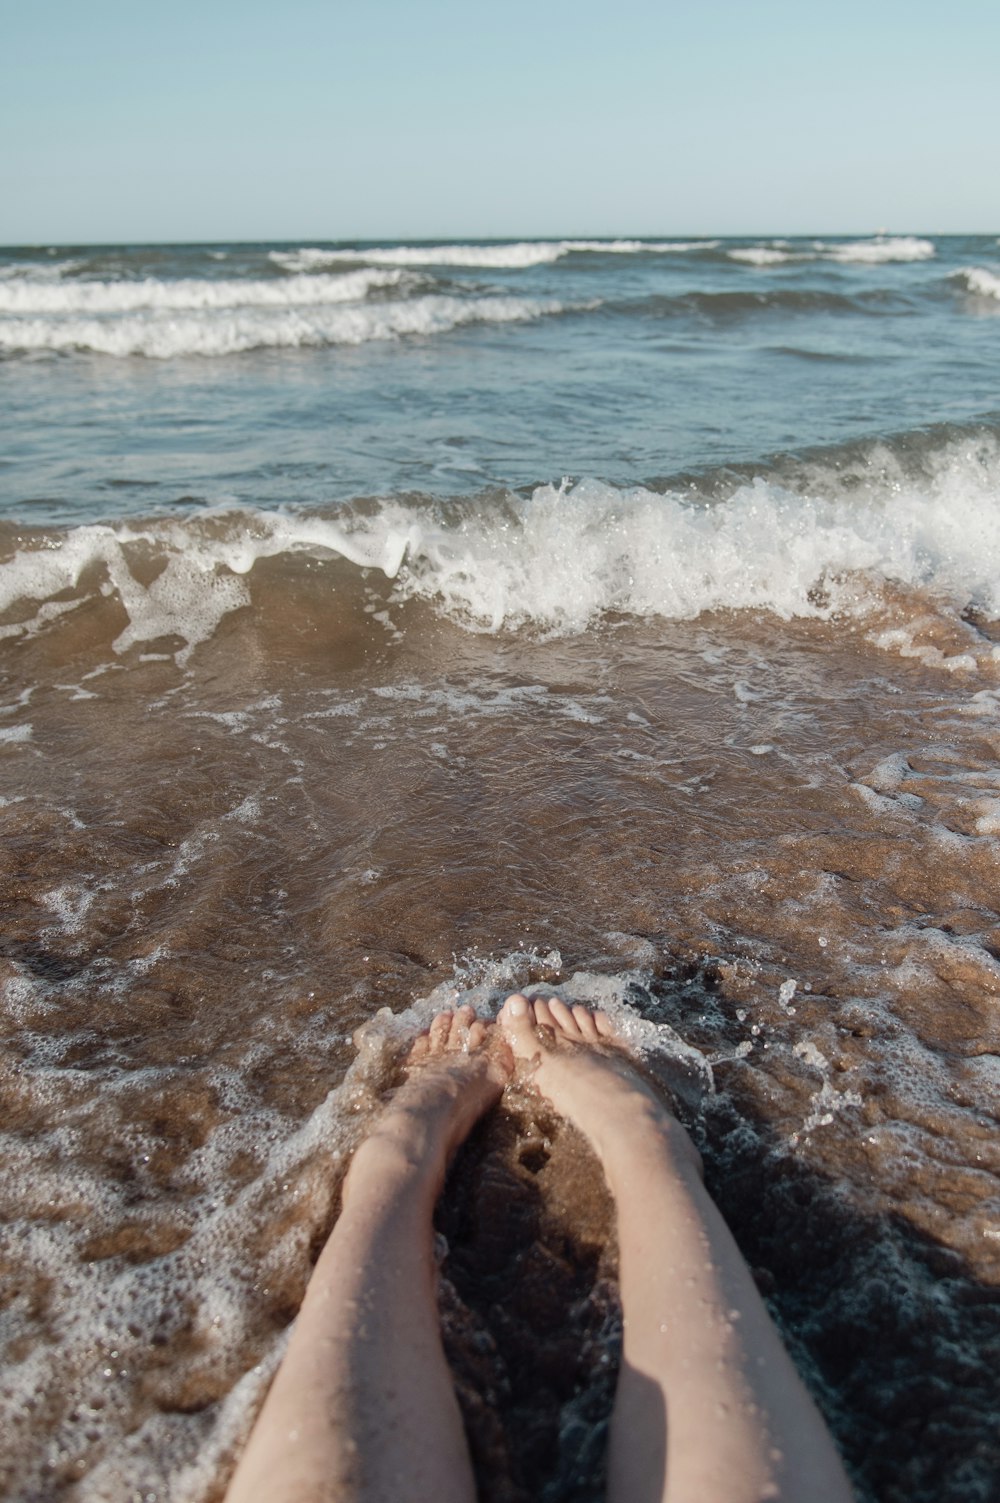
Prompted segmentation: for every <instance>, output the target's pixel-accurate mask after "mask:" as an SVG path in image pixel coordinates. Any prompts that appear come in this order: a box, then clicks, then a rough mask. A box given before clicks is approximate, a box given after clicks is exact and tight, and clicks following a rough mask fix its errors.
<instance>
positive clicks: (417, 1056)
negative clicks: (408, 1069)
mask: <svg viewBox="0 0 1000 1503" xmlns="http://www.w3.org/2000/svg"><path fill="white" fill-rule="evenodd" d="M430 1047H431V1042H430V1039H429V1038H428V1037H427V1034H426V1033H418V1034H417V1037H416V1038H415V1039H414V1040H413V1043H412V1044H411V1045H410V1052H409V1054H408V1056H407V1063H408V1064H411V1065H419V1064H420V1063H421V1061H422V1060H425V1059H426V1058H427V1056H428V1054H429V1053H430Z"/></svg>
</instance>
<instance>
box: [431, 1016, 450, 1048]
mask: <svg viewBox="0 0 1000 1503" xmlns="http://www.w3.org/2000/svg"><path fill="white" fill-rule="evenodd" d="M453 1017H454V1013H451V1012H439V1013H438V1015H437V1017H435V1018H433V1019H432V1020H431V1026H430V1028H429V1029H428V1030H427V1033H428V1038H429V1040H430V1047H431V1050H432V1051H433V1052H435V1053H437V1052H438V1051H439V1050H441V1049H446V1048H447V1047H448V1036H449V1034H450V1033H451V1023H452V1018H453Z"/></svg>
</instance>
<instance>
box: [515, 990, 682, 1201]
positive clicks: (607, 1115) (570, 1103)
mask: <svg viewBox="0 0 1000 1503" xmlns="http://www.w3.org/2000/svg"><path fill="white" fill-rule="evenodd" d="M497 1022H498V1024H499V1025H500V1027H501V1028H502V1029H503V1032H504V1034H505V1035H506V1037H507V1040H508V1042H509V1043H510V1047H511V1051H512V1052H513V1055H514V1057H515V1059H517V1060H521V1061H523V1062H524V1063H525V1064H526V1065H527V1066H528V1068H529V1071H530V1079H531V1082H532V1084H533V1085H535V1086H536V1087H537V1088H538V1090H539V1091H540V1092H541V1093H542V1095H543V1096H545V1097H546V1098H547V1099H548V1100H549V1101H551V1103H552V1105H553V1106H554V1107H555V1109H556V1111H557V1112H559V1113H560V1115H561V1116H564V1117H567V1118H568V1119H569V1121H571V1122H572V1123H573V1124H574V1125H575V1126H576V1127H578V1128H579V1129H580V1131H581V1132H582V1133H583V1134H584V1136H585V1137H586V1138H587V1139H589V1141H590V1144H591V1146H592V1147H593V1149H594V1150H595V1152H596V1153H597V1155H598V1157H599V1158H600V1159H601V1160H602V1161H603V1162H604V1163H605V1167H607V1166H608V1158H609V1157H616V1158H617V1157H619V1156H620V1151H621V1150H622V1149H623V1147H624V1148H625V1149H626V1151H628V1146H627V1145H631V1150H632V1151H633V1152H634V1151H635V1150H636V1149H637V1148H638V1147H639V1146H640V1143H641V1140H642V1137H643V1135H647V1136H648V1135H650V1134H652V1135H654V1136H656V1137H657V1138H660V1139H666V1140H667V1141H668V1142H669V1143H670V1145H671V1147H672V1148H673V1150H674V1151H675V1152H679V1153H680V1155H681V1157H682V1158H683V1159H684V1160H686V1161H687V1162H688V1164H689V1166H691V1167H693V1168H695V1169H696V1170H697V1171H698V1173H699V1174H700V1173H701V1158H700V1155H699V1154H698V1151H697V1149H696V1148H695V1147H694V1144H693V1143H692V1142H691V1140H690V1138H689V1137H688V1135H687V1133H686V1132H685V1131H684V1129H683V1127H682V1126H681V1124H680V1123H679V1122H678V1121H677V1119H676V1117H675V1116H674V1115H673V1113H672V1112H671V1111H670V1109H669V1107H668V1106H667V1104H666V1103H665V1101H664V1100H663V1098H662V1097H661V1096H660V1095H658V1094H657V1092H656V1091H655V1090H654V1089H653V1087H652V1086H651V1085H650V1084H649V1083H648V1082H647V1081H646V1080H644V1079H643V1077H642V1075H641V1074H640V1073H639V1071H638V1069H637V1068H636V1065H635V1062H634V1060H633V1059H632V1057H631V1055H630V1054H629V1053H628V1051H627V1049H626V1047H625V1045H624V1043H623V1042H622V1040H621V1039H620V1038H619V1036H618V1034H617V1033H616V1031H615V1026H614V1024H613V1023H612V1021H611V1019H610V1018H609V1017H608V1015H607V1013H605V1012H600V1011H591V1009H590V1008H588V1007H583V1006H582V1005H580V1004H579V1003H576V1004H574V1005H573V1006H570V1005H569V1004H568V1003H566V1002H564V1001H563V1000H562V999H561V998H560V997H536V998H535V999H534V1000H533V1001H529V1000H528V998H527V997H524V996H522V995H521V993H520V992H515V993H514V994H513V995H512V996H510V997H508V998H507V1000H506V1002H505V1003H504V1005H503V1007H502V1008H501V1009H500V1014H499V1016H498V1018H497Z"/></svg>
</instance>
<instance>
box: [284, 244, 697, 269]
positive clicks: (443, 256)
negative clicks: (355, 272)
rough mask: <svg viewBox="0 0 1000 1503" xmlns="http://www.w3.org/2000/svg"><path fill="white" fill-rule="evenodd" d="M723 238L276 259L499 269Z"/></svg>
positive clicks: (287, 263) (676, 250) (415, 248)
mask: <svg viewBox="0 0 1000 1503" xmlns="http://www.w3.org/2000/svg"><path fill="white" fill-rule="evenodd" d="M718 244H719V242H718V240H662V241H650V240H520V241H511V242H508V243H505V244H501V245H387V246H373V247H370V248H368V249H364V250H345V249H343V248H341V247H336V248H330V249H325V248H323V247H320V246H316V247H304V248H303V249H301V250H292V251H284V250H273V251H271V252H270V253H269V254H270V259H271V260H272V261H273V262H274V263H275V264H276V265H277V266H282V267H284V268H285V270H287V271H292V272H303V271H305V272H308V271H315V270H318V269H319V268H321V267H324V266H335V265H338V264H339V263H342V262H345V261H347V262H359V261H360V262H367V263H368V264H370V265H374V266H468V267H477V266H479V267H483V268H492V269H494V270H518V269H519V268H522V267H529V266H545V265H550V264H551V263H552V262H553V261H559V260H561V259H562V257H563V256H568V255H572V254H573V253H583V252H594V253H600V254H602V255H617V256H625V255H644V254H646V255H671V254H680V253H683V252H686V251H695V250H711V249H713V248H714V247H715V246H717V245H718Z"/></svg>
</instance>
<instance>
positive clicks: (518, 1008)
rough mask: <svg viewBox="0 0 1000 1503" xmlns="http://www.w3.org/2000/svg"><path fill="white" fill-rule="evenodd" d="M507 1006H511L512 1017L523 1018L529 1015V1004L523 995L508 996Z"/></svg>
mask: <svg viewBox="0 0 1000 1503" xmlns="http://www.w3.org/2000/svg"><path fill="white" fill-rule="evenodd" d="M507 1006H508V1007H509V1008H510V1015H511V1017H512V1018H523V1017H526V1016H527V1013H528V1004H527V1002H526V1001H525V1000H524V998H523V997H508V998H507Z"/></svg>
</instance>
